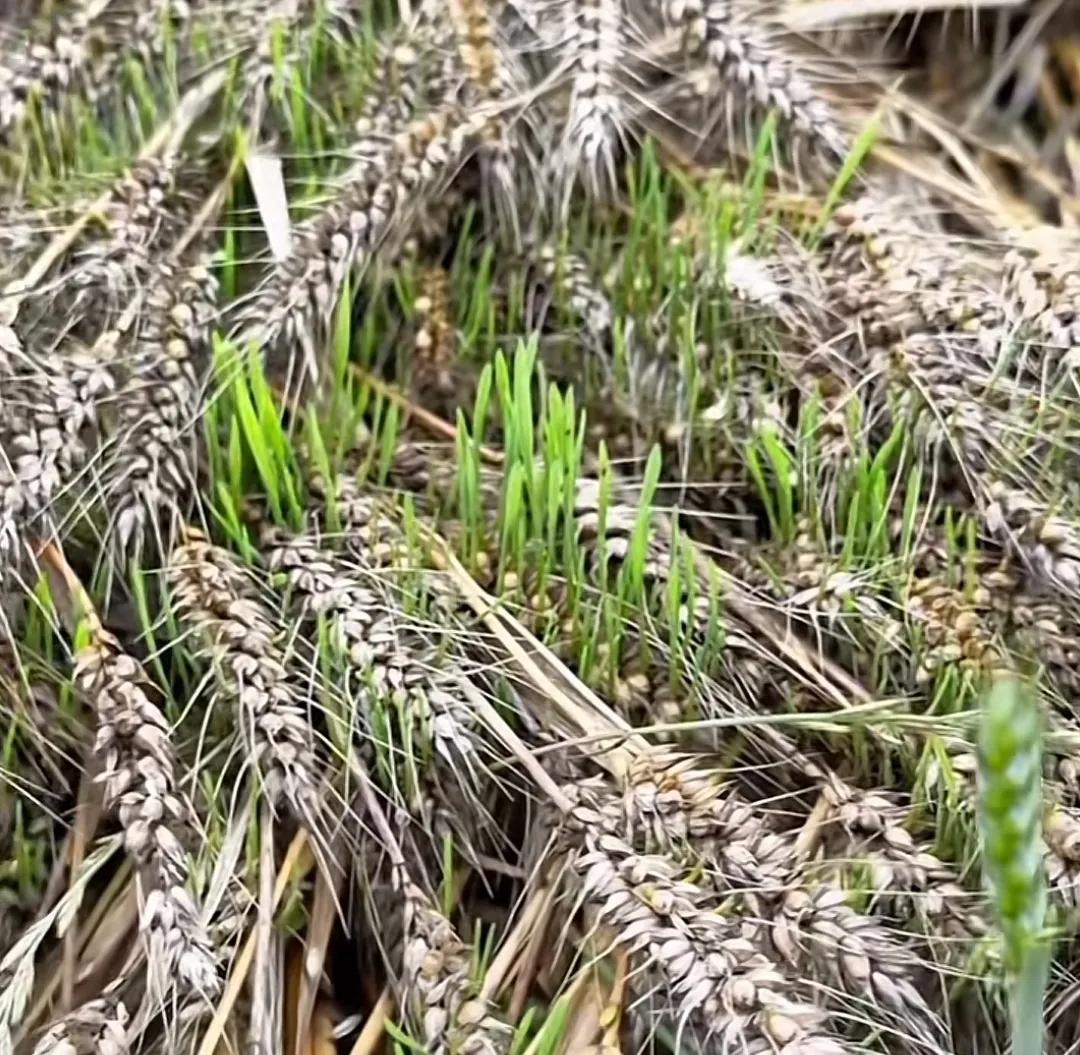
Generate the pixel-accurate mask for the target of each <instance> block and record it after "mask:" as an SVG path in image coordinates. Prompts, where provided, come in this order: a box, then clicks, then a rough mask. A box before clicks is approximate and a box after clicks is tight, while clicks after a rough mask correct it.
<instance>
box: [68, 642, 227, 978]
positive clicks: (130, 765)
mask: <svg viewBox="0 0 1080 1055" xmlns="http://www.w3.org/2000/svg"><path fill="white" fill-rule="evenodd" d="M74 677H75V684H76V685H77V686H78V687H79V688H80V689H81V690H82V691H83V693H84V694H85V695H86V696H87V698H88V699H89V700H91V701H92V703H93V706H94V710H95V712H96V714H97V717H98V729H97V735H96V737H95V741H94V750H95V752H96V753H97V755H98V756H99V757H100V758H101V759H102V760H103V762H104V770H103V774H102V777H103V779H104V782H105V803H106V806H107V807H110V808H112V809H115V810H116V812H117V815H118V817H119V819H120V824H121V827H122V828H123V831H124V845H125V847H126V848H127V851H128V853H130V854H131V856H132V858H133V859H134V860H135V862H136V864H137V865H138V866H139V875H140V887H141V889H140V895H141V897H140V900H141V906H140V914H139V926H140V929H141V930H142V931H143V934H144V935H145V938H146V941H147V964H148V965H149V970H150V971H151V972H152V973H153V984H152V989H153V991H154V992H155V993H157V994H163V993H164V992H165V991H166V990H167V988H168V986H169V985H170V984H171V983H172V982H173V980H174V979H179V981H180V982H181V983H182V984H183V986H184V987H185V988H186V989H187V990H188V991H189V992H190V993H192V994H194V995H196V996H197V997H200V998H201V997H205V996H209V995H212V994H213V993H214V992H215V991H216V989H217V986H218V978H217V967H216V964H215V958H214V953H213V949H212V948H211V945H210V940H209V937H208V935H207V932H206V930H205V927H204V926H203V923H202V921H201V920H200V916H199V911H198V908H197V907H196V905H195V903H194V902H193V900H192V898H191V895H190V894H189V893H188V891H187V887H188V886H189V885H190V878H191V877H190V869H189V866H188V861H187V857H186V853H185V851H184V848H183V845H182V843H181V836H182V835H183V834H184V831H185V829H186V828H188V826H189V816H188V811H187V809H186V808H185V806H184V803H183V801H182V800H181V798H180V797H179V793H178V791H177V787H176V774H175V767H176V761H175V756H174V752H173V750H172V745H171V742H170V737H171V730H170V729H169V725H168V722H167V721H166V720H165V716H164V715H163V714H162V713H161V709H160V708H159V707H158V706H157V705H156V704H155V703H154V702H153V701H152V700H151V699H150V696H149V695H148V694H147V686H148V684H149V683H148V680H147V678H146V675H145V674H144V673H143V671H142V669H141V668H140V666H139V664H138V663H137V662H136V661H135V660H134V659H132V658H131V657H130V656H128V655H126V654H125V653H124V652H123V651H122V650H121V648H120V645H119V642H117V640H116V639H115V638H114V637H113V636H112V635H111V634H109V633H108V632H107V631H105V630H103V629H101V628H97V629H96V630H95V631H94V632H93V638H92V640H91V642H90V644H89V645H88V646H87V647H85V648H83V649H82V650H80V652H79V653H78V654H77V656H76V660H75V674H74Z"/></svg>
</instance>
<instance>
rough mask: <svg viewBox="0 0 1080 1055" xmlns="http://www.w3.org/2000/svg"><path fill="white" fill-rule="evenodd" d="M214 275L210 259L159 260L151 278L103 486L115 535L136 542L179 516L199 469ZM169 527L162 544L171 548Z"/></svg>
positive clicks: (136, 545)
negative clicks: (196, 432) (196, 430)
mask: <svg viewBox="0 0 1080 1055" xmlns="http://www.w3.org/2000/svg"><path fill="white" fill-rule="evenodd" d="M216 299H217V280H216V278H215V277H214V274H213V272H212V270H211V268H210V262H209V260H207V259H205V258H204V259H201V260H198V261H197V262H196V263H195V264H194V265H193V266H191V267H181V268H177V267H174V266H172V265H170V264H169V263H167V262H163V263H161V264H159V265H158V266H157V268H156V272H155V274H154V275H152V276H151V278H150V285H149V288H148V291H147V303H146V313H145V315H144V317H143V318H142V319H141V320H140V326H139V331H138V337H137V346H136V350H135V355H134V357H133V358H134V361H133V362H132V364H131V367H130V375H129V378H128V380H127V382H126V384H125V386H124V389H123V391H122V393H121V405H120V420H119V423H118V426H117V431H118V434H119V445H120V450H119V452H118V453H117V454H116V455H115V459H114V462H113V464H112V465H111V466H110V467H109V470H108V472H107V479H106V494H107V495H108V499H109V503H110V516H111V518H112V521H113V523H114V525H115V531H116V541H117V543H118V545H119V546H120V547H121V548H122V549H129V548H133V549H135V550H136V551H138V550H140V549H141V548H142V547H143V545H144V544H145V541H146V538H147V536H148V534H149V533H150V531H151V530H156V529H157V528H158V527H159V526H160V525H161V524H162V523H163V522H164V524H165V526H166V528H167V529H171V528H174V527H175V526H176V525H177V524H178V523H179V522H180V521H181V520H182V518H183V517H184V515H185V514H186V512H187V507H188V505H189V504H190V501H191V495H192V493H193V491H194V483H195V481H196V477H197V469H196V439H195V437H194V436H193V435H191V431H190V430H191V428H192V425H193V424H194V423H195V422H197V421H198V420H199V417H200V412H201V406H200V401H201V383H202V379H203V377H204V375H205V372H206V370H207V368H208V366H209V358H210V342H211V326H212V324H213V321H214V319H215V317H216V307H215V302H216ZM170 537H171V530H169V531H167V534H166V543H165V547H164V548H165V549H168V548H169V544H168V539H169V538H170Z"/></svg>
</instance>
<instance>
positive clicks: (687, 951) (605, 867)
mask: <svg viewBox="0 0 1080 1055" xmlns="http://www.w3.org/2000/svg"><path fill="white" fill-rule="evenodd" d="M567 791H568V793H570V794H571V795H572V792H571V791H570V789H567ZM569 828H570V831H571V832H572V833H573V838H574V843H573V845H574V847H575V849H574V853H573V857H572V867H573V870H574V873H575V874H576V875H577V877H578V880H579V882H580V885H581V896H582V898H583V900H584V901H585V903H586V905H588V906H589V907H590V909H591V912H592V916H593V918H594V920H595V922H597V923H599V924H602V925H605V926H607V927H609V928H610V929H611V931H612V933H613V936H614V938H615V940H616V941H618V942H620V943H621V944H624V945H625V946H626V948H627V949H628V951H630V952H631V953H632V954H634V955H635V957H637V958H639V960H640V962H641V963H642V965H643V966H645V965H647V966H648V969H649V971H650V973H653V972H655V973H656V975H657V976H658V977H659V979H660V980H661V984H662V986H663V987H664V989H665V990H666V991H667V992H668V993H669V994H670V997H671V999H672V1001H673V1003H674V1008H673V1009H672V1011H671V1014H672V1017H673V1018H674V1019H675V1021H676V1022H678V1023H679V1024H680V1027H681V1028H685V1027H686V1026H687V1025H690V1026H692V1028H693V1029H694V1032H695V1034H697V1035H699V1036H701V1037H702V1038H713V1042H714V1043H718V1044H724V1045H728V1044H730V1045H738V1046H740V1047H742V1046H744V1045H745V1046H746V1048H747V1049H748V1050H751V1051H756V1050H768V1048H769V1047H770V1046H779V1047H783V1048H784V1050H790V1051H792V1052H794V1051H799V1052H817V1053H821V1055H825V1053H826V1052H829V1053H836V1055H839V1053H840V1052H843V1051H846V1050H848V1048H847V1045H846V1043H845V1042H844V1041H843V1040H842V1039H840V1037H839V1036H836V1035H834V1034H832V1033H831V1031H830V1030H829V1022H828V1015H827V1013H826V1012H825V1011H824V1010H822V1009H821V1008H820V1007H818V1006H816V1005H815V1004H814V1002H813V1001H812V1000H811V999H809V994H808V993H807V992H806V990H805V989H804V988H803V987H802V986H800V985H799V983H798V982H797V981H796V980H795V979H793V978H791V977H789V976H788V975H786V974H785V972H784V971H783V970H782V969H781V968H780V967H779V966H778V965H777V964H776V963H775V962H774V961H772V960H770V958H769V957H768V955H767V954H765V953H764V952H763V951H762V949H761V946H760V945H759V944H757V943H755V942H753V941H748V940H747V939H746V938H744V937H743V936H742V934H741V928H740V926H739V925H738V922H737V921H734V920H729V919H725V918H724V917H723V916H722V915H721V914H720V913H719V912H718V911H716V908H717V904H716V902H715V901H713V900H712V899H710V898H709V896H708V894H707V893H706V892H704V891H703V890H702V889H701V888H700V887H699V886H698V885H697V884H695V883H694V882H692V881H691V880H690V879H689V876H688V873H687V871H686V870H685V869H683V868H680V867H679V866H678V865H676V864H674V863H673V862H672V861H671V860H670V859H669V858H666V857H663V856H658V855H643V854H640V853H638V852H636V851H635V850H634V849H633V847H632V846H631V845H630V844H629V843H628V842H626V840H625V839H623V838H620V837H619V836H616V835H611V834H606V833H604V832H603V831H602V830H598V829H597V828H596V827H595V818H594V816H593V814H592V812H591V811H590V810H588V808H586V809H585V810H584V812H583V813H582V814H581V815H580V817H579V816H578V814H577V811H572V812H571V814H570V818H569ZM635 978H636V981H635V985H646V984H649V983H648V982H647V979H646V977H644V976H640V975H638V974H637V973H635Z"/></svg>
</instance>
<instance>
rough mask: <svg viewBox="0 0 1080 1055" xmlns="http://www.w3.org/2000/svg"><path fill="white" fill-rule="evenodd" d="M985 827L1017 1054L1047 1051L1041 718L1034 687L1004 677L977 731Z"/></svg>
mask: <svg viewBox="0 0 1080 1055" xmlns="http://www.w3.org/2000/svg"><path fill="white" fill-rule="evenodd" d="M979 784H980V794H979V828H980V832H981V835H982V850H983V868H984V871H985V874H986V879H987V881H988V883H989V886H990V892H991V896H992V899H993V904H994V909H995V911H996V913H997V917H998V923H999V925H1000V927H1001V932H1002V937H1003V939H1004V951H1005V959H1006V964H1007V966H1008V967H1009V969H1010V970H1011V971H1012V972H1014V974H1015V979H1016V981H1015V989H1014V994H1013V997H1014V999H1013V1055H1037V1053H1039V1052H1040V1051H1041V1050H1042V1037H1043V1016H1042V1006H1043V992H1044V990H1045V987H1046V978H1047V972H1048V969H1049V963H1050V950H1049V946H1048V944H1047V942H1046V913H1047V893H1046V874H1045V872H1044V870H1043V856H1042V855H1043V842H1042V810H1043V796H1042V721H1041V717H1040V715H1039V708H1038V705H1037V704H1036V702H1035V699H1034V697H1033V695H1032V693H1031V692H1030V691H1029V690H1028V689H1027V688H1026V687H1025V686H1023V685H1021V684H1020V683H1019V682H1016V681H1002V682H999V683H998V684H997V685H995V686H994V688H993V689H992V690H991V691H990V693H989V695H988V696H987V698H986V701H985V703H984V706H983V717H982V727H981V729H980V731H979Z"/></svg>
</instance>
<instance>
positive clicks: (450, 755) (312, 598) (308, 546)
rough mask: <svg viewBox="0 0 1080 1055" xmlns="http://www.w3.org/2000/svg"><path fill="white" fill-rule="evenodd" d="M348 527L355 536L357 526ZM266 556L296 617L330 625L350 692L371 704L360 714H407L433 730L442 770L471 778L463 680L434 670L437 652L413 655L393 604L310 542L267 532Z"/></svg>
mask: <svg viewBox="0 0 1080 1055" xmlns="http://www.w3.org/2000/svg"><path fill="white" fill-rule="evenodd" d="M348 527H349V529H350V534H352V533H353V532H355V531H357V529H358V528H360V525H356V524H349V525H348ZM353 539H354V540H355V542H356V543H357V544H358V545H357V546H353V547H351V548H353V549H354V551H356V550H357V549H359V551H360V552H361V553H363V552H364V546H363V540H362V536H360V535H359V534H356V535H353ZM263 548H264V552H265V553H266V558H267V563H268V565H269V567H270V569H271V570H272V571H278V572H283V573H284V574H285V576H286V581H287V584H288V587H289V591H290V594H291V596H292V597H293V599H294V600H295V601H296V602H297V603H298V606H299V609H300V612H301V613H302V614H303V615H304V616H305V617H307V618H309V619H310V618H315V617H322V618H323V619H325V620H326V621H327V623H328V625H329V628H330V631H331V641H332V643H333V645H334V646H335V647H336V648H338V649H339V650H340V652H341V654H342V655H343V656H345V657H347V659H348V662H349V665H350V667H351V668H352V671H351V676H352V679H354V681H353V685H354V691H356V692H357V693H358V694H359V695H360V697H361V699H362V700H363V699H365V698H369V702H368V704H367V706H366V707H365V708H364V711H365V712H369V711H370V709H371V708H370V697H382V698H384V699H392V700H394V701H395V702H396V703H397V704H398V706H400V707H401V708H402V709H403V710H404V711H405V712H406V713H407V714H409V713H411V715H412V717H413V721H414V723H415V724H416V726H417V727H418V729H421V730H422V729H424V728H425V727H430V736H431V738H432V740H433V742H434V745H435V748H436V750H437V752H438V753H439V755H440V756H441V757H442V758H443V760H444V761H445V762H446V764H447V765H449V766H450V767H451V768H452V769H454V770H459V769H464V770H465V771H466V772H469V771H471V770H472V769H473V767H474V766H475V765H476V755H477V748H476V746H475V744H474V742H473V741H474V735H475V734H474V733H473V732H472V729H471V727H472V725H473V720H472V715H471V714H470V712H469V708H468V705H467V703H466V698H465V694H464V692H463V690H462V686H461V684H460V680H459V679H458V678H457V677H456V676H455V675H454V674H453V672H452V671H448V670H445V669H442V670H440V669H439V666H440V664H439V661H438V659H436V658H434V655H435V653H434V650H433V658H432V660H431V661H427V662H425V661H424V660H423V659H422V658H420V657H419V656H418V655H414V653H413V650H412V647H410V646H411V645H412V642H411V641H410V636H411V635H409V634H408V633H407V632H406V631H405V629H404V625H403V624H404V623H405V621H406V620H405V617H404V614H403V613H400V612H398V611H396V605H395V604H394V603H393V601H392V600H391V599H389V598H386V597H384V596H380V591H378V589H377V585H376V580H375V579H374V578H372V579H371V580H370V581H371V586H365V585H363V582H362V580H361V579H360V577H359V575H358V574H357V571H356V570H350V568H349V565H348V563H347V562H346V561H344V560H343V559H342V558H341V557H340V556H338V555H336V554H334V553H333V552H331V551H328V550H324V549H321V548H320V547H319V546H318V544H317V542H316V541H315V540H314V539H311V538H297V537H292V538H287V537H286V538H283V537H281V535H280V534H279V533H278V532H276V531H273V530H271V531H270V532H268V533H267V535H266V536H265V537H264V539H263ZM373 566H374V565H368V567H373ZM360 574H362V570H360Z"/></svg>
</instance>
